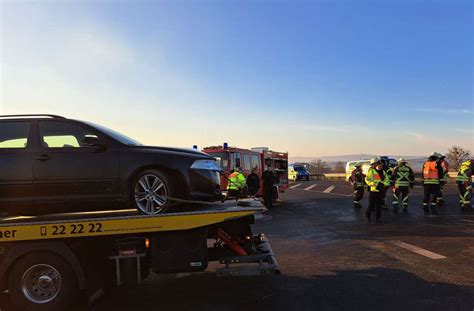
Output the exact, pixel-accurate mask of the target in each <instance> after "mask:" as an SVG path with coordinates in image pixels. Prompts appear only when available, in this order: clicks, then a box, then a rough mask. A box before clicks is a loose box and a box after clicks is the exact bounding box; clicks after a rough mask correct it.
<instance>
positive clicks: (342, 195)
mask: <svg viewBox="0 0 474 311" xmlns="http://www.w3.org/2000/svg"><path fill="white" fill-rule="evenodd" d="M293 190H299V191H305V190H304V189H298V188H296V189H293ZM311 193H324V194H330V195H338V196H341V197H350V196H352V194H342V193H325V192H323V191H319V190H313V191H311Z"/></svg>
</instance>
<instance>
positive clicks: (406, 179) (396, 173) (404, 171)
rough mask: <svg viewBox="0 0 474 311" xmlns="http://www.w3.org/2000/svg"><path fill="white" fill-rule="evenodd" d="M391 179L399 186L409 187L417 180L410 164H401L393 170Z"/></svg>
mask: <svg viewBox="0 0 474 311" xmlns="http://www.w3.org/2000/svg"><path fill="white" fill-rule="evenodd" d="M391 179H392V184H393V185H395V186H397V187H408V186H410V184H411V183H413V182H414V181H415V174H414V173H413V170H412V169H411V168H410V167H409V166H406V165H399V166H397V167H395V169H394V170H393V173H392V176H391Z"/></svg>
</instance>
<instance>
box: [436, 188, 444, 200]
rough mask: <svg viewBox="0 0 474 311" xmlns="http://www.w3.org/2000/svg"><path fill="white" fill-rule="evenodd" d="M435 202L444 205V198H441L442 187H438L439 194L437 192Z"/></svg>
mask: <svg viewBox="0 0 474 311" xmlns="http://www.w3.org/2000/svg"><path fill="white" fill-rule="evenodd" d="M437 202H438V203H441V204H443V203H444V198H443V185H439V192H438V197H437Z"/></svg>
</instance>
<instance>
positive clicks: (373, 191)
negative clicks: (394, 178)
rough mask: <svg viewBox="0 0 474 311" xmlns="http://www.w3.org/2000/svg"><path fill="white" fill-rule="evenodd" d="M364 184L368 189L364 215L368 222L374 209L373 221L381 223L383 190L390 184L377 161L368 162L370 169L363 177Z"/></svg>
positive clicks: (380, 163)
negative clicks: (367, 202)
mask: <svg viewBox="0 0 474 311" xmlns="http://www.w3.org/2000/svg"><path fill="white" fill-rule="evenodd" d="M365 183H366V184H367V185H368V186H369V187H370V192H369V206H368V208H367V212H366V213H365V215H366V216H367V219H368V220H369V222H370V220H371V214H372V211H373V210H374V209H375V219H376V221H377V222H378V223H380V222H382V219H381V217H382V202H383V190H384V188H385V184H386V183H389V184H390V180H389V178H388V175H387V173H386V172H385V171H384V170H383V164H382V162H381V161H380V160H379V159H377V158H374V159H372V160H370V168H369V170H368V172H367V176H366V177H365Z"/></svg>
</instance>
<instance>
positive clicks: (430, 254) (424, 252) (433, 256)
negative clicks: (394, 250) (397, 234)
mask: <svg viewBox="0 0 474 311" xmlns="http://www.w3.org/2000/svg"><path fill="white" fill-rule="evenodd" d="M392 244H394V245H397V246H400V247H401V248H404V249H407V250H409V251H412V252H414V253H417V254H419V255H422V256H425V257H428V258H431V259H444V258H446V256H443V255H440V254H436V253H433V252H430V251H429V250H426V249H424V248H421V247H418V246H415V245H411V244H408V243H405V242H402V241H392Z"/></svg>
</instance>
